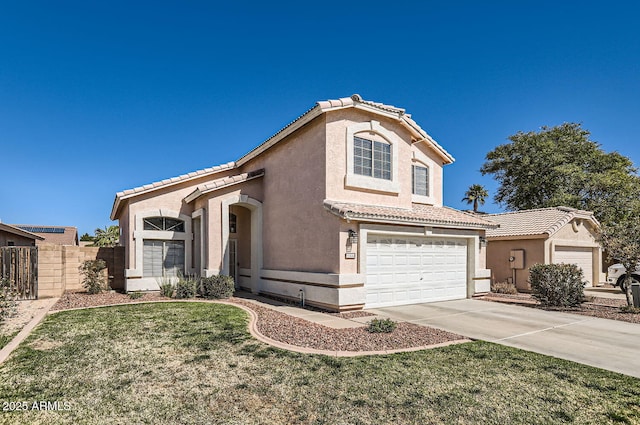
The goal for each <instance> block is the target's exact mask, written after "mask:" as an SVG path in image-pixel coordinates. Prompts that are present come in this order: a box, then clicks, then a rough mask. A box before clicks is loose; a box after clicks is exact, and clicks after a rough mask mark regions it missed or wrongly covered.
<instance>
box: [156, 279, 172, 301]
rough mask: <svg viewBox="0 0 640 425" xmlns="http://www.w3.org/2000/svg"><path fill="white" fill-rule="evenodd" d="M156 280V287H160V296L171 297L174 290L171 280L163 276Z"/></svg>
mask: <svg viewBox="0 0 640 425" xmlns="http://www.w3.org/2000/svg"><path fill="white" fill-rule="evenodd" d="M156 280H157V281H158V286H159V287H160V295H162V296H163V297H167V298H171V297H173V292H174V291H175V289H176V288H175V285H174V284H173V281H172V280H171V278H170V277H166V276H165V277H160V278H157V279H156Z"/></svg>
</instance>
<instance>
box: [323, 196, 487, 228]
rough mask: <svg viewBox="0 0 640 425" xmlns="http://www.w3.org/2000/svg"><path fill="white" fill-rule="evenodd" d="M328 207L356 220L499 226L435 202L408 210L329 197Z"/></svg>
mask: <svg viewBox="0 0 640 425" xmlns="http://www.w3.org/2000/svg"><path fill="white" fill-rule="evenodd" d="M324 207H325V208H326V209H328V210H329V211H331V212H332V213H334V214H336V215H338V216H340V217H342V218H345V219H348V220H356V221H378V222H379V221H383V222H389V223H413V224H421V225H430V226H448V227H450V226H453V227H463V228H474V229H492V228H494V227H497V225H496V224H494V223H492V222H491V221H488V220H484V219H482V218H480V217H478V216H476V215H474V214H469V213H465V212H462V211H458V210H455V209H453V208H449V207H435V206H432V205H422V204H412V207H411V209H405V208H396V207H382V206H378V205H365V204H352V203H346V202H338V201H331V200H325V201H324Z"/></svg>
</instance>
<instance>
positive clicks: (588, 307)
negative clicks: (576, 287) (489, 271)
mask: <svg viewBox="0 0 640 425" xmlns="http://www.w3.org/2000/svg"><path fill="white" fill-rule="evenodd" d="M480 299H482V300H484V301H494V302H512V303H515V304H519V305H523V306H527V307H534V308H540V309H544V310H550V311H562V312H565V313H574V314H580V315H583V316H591V317H599V318H601V319H611V320H620V321H622V322H629V323H640V314H633V313H625V312H623V311H621V310H620V307H624V306H625V305H627V302H626V301H625V300H620V299H612V298H601V297H589V301H588V302H585V303H583V304H582V305H581V306H580V307H572V308H550V307H542V306H541V305H540V304H539V303H538V301H537V300H536V299H535V298H533V296H532V295H530V294H515V295H511V294H494V293H490V294H487V295H485V296H484V297H481V298H480Z"/></svg>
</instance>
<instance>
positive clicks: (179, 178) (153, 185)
mask: <svg viewBox="0 0 640 425" xmlns="http://www.w3.org/2000/svg"><path fill="white" fill-rule="evenodd" d="M233 167H235V162H229V163H227V164H223V165H220V166H216V167H211V168H205V169H203V170H198V171H193V172H191V173H188V174H182V175H181V176H177V177H171V178H168V179H164V180H161V181H158V182H153V183H149V184H145V185H143V186H139V187H134V188H133V189H127V190H125V191H122V192H118V193H117V194H116V197H117V198H122V197H125V196H127V195H133V194H138V193H142V192H146V191H148V190H150V189H157V188H159V187H164V186H167V185H170V184H174V183H179V182H183V181H186V180H189V179H193V178H195V177H200V176H202V175H203V174H209V173H215V172H218V171H222V170H229V169H231V168H233Z"/></svg>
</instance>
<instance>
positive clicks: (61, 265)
mask: <svg viewBox="0 0 640 425" xmlns="http://www.w3.org/2000/svg"><path fill="white" fill-rule="evenodd" d="M95 259H102V260H105V262H106V263H107V269H106V270H105V272H104V274H105V277H109V276H113V278H112V280H111V281H110V284H111V287H112V288H113V289H122V288H123V287H124V248H123V247H115V248H97V247H80V246H63V245H54V244H44V245H40V246H38V297H39V298H49V297H59V296H60V295H62V294H63V293H64V291H81V290H84V287H83V286H82V279H83V275H82V274H81V273H80V271H79V267H80V266H81V265H82V263H83V262H84V261H87V260H95Z"/></svg>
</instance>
